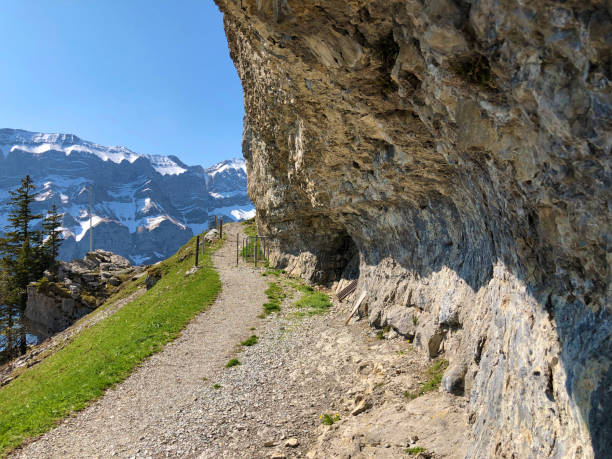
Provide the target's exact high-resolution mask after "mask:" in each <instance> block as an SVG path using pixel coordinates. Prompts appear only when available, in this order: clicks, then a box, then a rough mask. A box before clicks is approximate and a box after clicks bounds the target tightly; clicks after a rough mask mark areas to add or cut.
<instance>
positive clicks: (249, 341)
mask: <svg viewBox="0 0 612 459" xmlns="http://www.w3.org/2000/svg"><path fill="white" fill-rule="evenodd" d="M258 342H259V338H258V337H257V335H251V336H250V337H248V338H247V339H245V340H244V341H242V342H241V343H240V344H242V345H243V346H247V347H248V346H254V345H255V344H257V343H258Z"/></svg>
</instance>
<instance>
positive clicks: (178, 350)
mask: <svg viewBox="0 0 612 459" xmlns="http://www.w3.org/2000/svg"><path fill="white" fill-rule="evenodd" d="M224 230H225V231H226V234H227V241H226V242H225V244H224V245H223V247H222V248H221V249H219V250H218V251H217V252H216V253H215V254H214V255H213V256H212V259H213V264H214V266H215V268H216V269H217V271H218V272H219V276H220V278H221V283H222V289H221V293H220V294H219V297H218V298H217V300H216V301H215V302H214V303H213V304H212V305H211V306H210V307H209V308H208V309H207V310H206V311H204V312H202V313H201V314H199V315H198V316H197V317H196V318H195V319H194V320H193V321H192V322H191V323H190V324H189V325H188V326H187V327H186V328H185V330H184V331H183V332H182V334H181V336H180V337H179V338H177V339H176V340H175V341H173V342H172V343H169V344H168V345H167V346H166V347H165V348H164V350H163V351H161V352H159V353H158V354H155V355H153V356H152V357H151V358H150V359H148V360H146V361H145V362H143V363H142V365H141V366H140V367H138V368H137V369H136V370H135V371H134V373H133V374H132V375H131V376H130V377H128V378H127V379H126V380H125V381H124V382H123V383H121V384H119V385H117V387H115V388H114V389H111V390H109V391H108V392H107V393H106V394H105V395H104V396H103V397H102V398H101V399H99V400H98V401H96V402H94V403H93V404H92V405H90V406H89V407H88V408H86V409H84V410H83V411H81V412H79V413H76V414H75V415H74V416H73V417H70V418H68V419H66V420H65V421H63V422H62V423H61V424H60V425H59V426H58V427H57V428H55V429H53V430H51V431H50V432H48V433H46V434H44V435H43V436H41V437H40V438H38V439H37V440H36V441H34V442H32V443H30V444H29V445H27V446H25V447H24V448H22V449H20V450H17V451H16V452H15V456H16V457H23V458H32V457H79V458H83V457H110V456H113V455H118V456H121V457H126V456H136V455H146V456H150V455H160V453H162V451H166V449H167V445H168V444H172V443H178V444H180V443H183V442H181V437H182V433H183V432H182V430H183V429H185V430H187V429H189V426H190V424H193V423H198V419H190V418H189V417H188V415H186V414H183V412H184V411H185V409H186V408H187V407H190V406H192V405H193V404H194V402H196V401H197V399H198V397H199V396H200V395H201V393H202V388H203V386H204V385H205V382H204V381H203V378H204V377H205V378H207V380H210V381H213V380H214V376H215V375H217V374H218V373H220V372H222V371H223V370H224V365H225V363H227V361H228V359H229V358H231V357H232V356H233V355H234V354H235V353H236V344H237V343H240V341H241V340H244V339H245V337H247V336H249V334H250V332H249V328H250V327H252V326H254V325H257V323H258V322H261V320H260V319H257V315H258V314H260V313H261V310H262V304H263V303H264V302H265V301H266V295H265V294H264V290H265V289H266V286H267V282H266V279H265V278H264V277H262V276H261V275H260V274H259V273H258V272H256V271H255V270H254V269H253V268H252V267H248V266H247V265H245V264H243V263H242V261H241V263H240V266H239V267H236V244H235V241H236V234H237V233H239V234H240V237H241V238H242V237H243V236H244V234H243V232H242V227H241V225H240V224H229V225H226V226H225V227H224ZM190 412H191V411H190ZM161 440H163V442H164V444H157V442H160V441H161ZM184 443H190V442H184ZM182 446H183V447H185V448H187V449H190V450H191V451H188V450H187V449H186V450H184V451H183V453H185V454H190V453H191V454H193V453H194V452H195V451H194V450H193V449H192V448H196V449H199V448H197V447H196V445H190V444H184V445H182ZM177 453H178V454H180V452H179V451H176V450H174V453H173V454H172V455H174V454H177ZM164 455H165V454H164Z"/></svg>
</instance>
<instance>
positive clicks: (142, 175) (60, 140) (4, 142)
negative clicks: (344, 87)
mask: <svg viewBox="0 0 612 459" xmlns="http://www.w3.org/2000/svg"><path fill="white" fill-rule="evenodd" d="M26 174H29V175H30V176H31V177H32V179H33V180H34V183H35V185H36V187H37V191H38V192H39V195H38V197H37V199H36V201H37V202H36V205H35V209H34V210H35V211H36V212H39V213H44V212H45V211H46V210H47V209H48V208H49V207H51V205H52V204H55V205H56V206H57V208H58V210H59V211H60V212H62V213H64V219H63V233H64V237H65V238H66V240H65V242H64V243H63V245H62V249H61V252H60V258H62V259H65V260H68V259H73V258H79V257H82V256H83V255H84V254H85V252H87V251H88V250H89V228H90V221H91V222H92V224H93V227H94V230H93V243H94V249H96V248H99V249H105V250H110V251H112V252H115V253H117V254H119V255H123V256H125V257H127V258H129V259H130V260H131V261H132V263H134V264H151V263H155V262H157V261H159V260H162V259H165V258H167V257H169V256H171V255H172V254H174V253H175V252H176V250H177V249H178V248H179V247H180V246H181V245H183V244H184V243H185V242H187V240H189V238H190V237H192V236H193V235H194V234H197V233H200V232H202V231H203V230H205V229H206V228H208V226H209V223H210V221H211V219H212V217H213V216H214V215H217V216H219V217H221V216H223V217H224V221H226V222H227V221H236V220H242V219H245V218H250V217H252V216H254V215H255V210H254V208H253V205H252V203H251V201H250V200H249V198H248V196H247V194H246V167H245V164H244V160H243V159H230V160H226V161H223V162H221V163H219V164H216V165H215V166H212V167H210V168H208V169H204V168H203V167H201V166H187V165H186V164H184V163H183V162H181V160H180V159H178V158H177V157H176V156H158V155H143V154H138V153H135V152H133V151H131V150H128V149H127V148H124V147H105V146H102V145H98V144H95V143H92V142H88V141H86V140H82V139H80V138H79V137H77V136H75V135H72V134H41V133H36V132H29V131H23V130H18V129H0V231H2V230H3V229H4V227H5V226H6V224H7V216H8V208H7V205H6V202H7V199H8V197H9V190H14V189H16V188H17V187H18V186H19V183H20V180H21V179H22V178H23V177H24V176H25V175H26ZM90 190H91V191H92V193H91V195H92V201H93V212H92V215H91V216H90V213H89V201H90ZM90 217H91V218H90Z"/></svg>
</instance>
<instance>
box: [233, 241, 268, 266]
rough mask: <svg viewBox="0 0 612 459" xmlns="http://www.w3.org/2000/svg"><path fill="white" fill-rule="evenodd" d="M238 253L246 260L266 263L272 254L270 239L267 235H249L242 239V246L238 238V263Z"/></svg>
mask: <svg viewBox="0 0 612 459" xmlns="http://www.w3.org/2000/svg"><path fill="white" fill-rule="evenodd" d="M238 254H240V256H242V259H243V260H244V261H245V262H247V263H248V262H253V263H254V264H255V266H257V263H265V261H266V260H267V259H268V257H269V256H270V239H269V238H268V237H265V236H247V237H244V238H243V239H242V247H240V242H239V240H238V239H236V263H238Z"/></svg>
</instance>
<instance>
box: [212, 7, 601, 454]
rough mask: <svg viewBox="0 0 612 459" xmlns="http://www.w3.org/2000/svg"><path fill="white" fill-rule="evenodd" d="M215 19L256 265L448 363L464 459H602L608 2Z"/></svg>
mask: <svg viewBox="0 0 612 459" xmlns="http://www.w3.org/2000/svg"><path fill="white" fill-rule="evenodd" d="M216 3H217V4H218V5H219V7H220V9H221V11H222V12H223V13H224V18H225V29H226V33H227V37H228V42H229V47H230V52H231V55H232V58H233V60H234V62H235V64H236V68H237V70H238V73H239V75H240V78H241V79H242V82H243V87H244V96H245V110H246V117H245V126H244V139H243V152H244V156H245V158H246V160H247V169H248V180H249V183H248V189H249V195H250V197H251V199H252V200H253V202H254V204H255V206H256V208H257V215H258V216H257V219H258V225H259V229H260V231H261V233H262V235H263V236H270V237H272V238H273V240H274V241H275V246H274V248H273V250H272V254H271V261H272V263H273V264H274V265H275V266H278V267H284V268H286V269H287V270H288V271H289V272H291V273H293V274H296V275H300V276H302V277H304V278H306V279H309V280H312V281H314V282H319V283H323V284H330V283H333V282H336V281H340V283H343V282H345V281H346V280H350V279H359V285H358V287H357V292H364V291H365V292H367V295H366V298H365V300H364V302H363V305H362V306H361V308H360V311H359V313H360V314H361V315H362V316H367V317H368V320H369V322H370V324H371V325H372V326H374V327H377V328H383V327H386V326H389V327H391V328H392V329H393V330H394V331H395V332H396V333H398V334H400V335H402V336H404V337H407V338H411V339H414V342H415V344H416V345H417V347H418V348H419V349H421V350H422V352H423V353H424V354H425V355H428V356H430V357H434V356H436V355H437V354H438V353H440V352H445V353H447V354H448V356H449V360H450V366H449V368H448V370H447V374H446V375H445V377H444V384H443V385H444V387H445V388H446V389H447V390H449V391H451V392H453V393H463V394H465V395H466V396H467V397H468V398H469V412H470V416H469V419H470V423H471V426H470V435H471V437H470V442H469V448H468V451H467V453H466V455H467V456H468V457H491V456H506V457H511V456H513V455H514V456H517V457H593V456H603V455H606V454H607V452H608V451H610V449H611V448H612V437H611V436H610V435H609V432H610V431H612V424H611V423H612V418H611V417H610V416H608V414H607V413H608V412H610V410H612V393H611V392H610V387H611V385H612V366H611V362H612V344H611V343H612V339H611V337H612V319H611V314H610V313H611V311H612V310H611V306H610V300H609V298H610V293H611V291H610V271H609V266H610V261H612V258H611V256H610V234H609V232H610V227H611V221H610V220H611V219H610V209H609V202H610V197H611V195H610V183H611V180H610V179H611V176H610V119H611V117H610V114H611V113H612V103H611V95H610V79H611V74H610V68H611V67H610V64H611V61H610V56H611V54H610V45H611V44H612V37H611V33H610V31H611V30H612V25H611V21H610V8H609V5H608V4H607V3H605V2H603V1H598V0H593V1H586V2H585V1H578V0H568V1H565V2H556V1H552V0H546V1H538V2H531V3H525V2H521V1H517V0H499V1H493V0H473V1H460V0H407V1H405V0H402V1H400V0H348V1H339V0H329V1H324V2H323V1H320V0H304V1H300V2H296V1H291V0H216Z"/></svg>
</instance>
